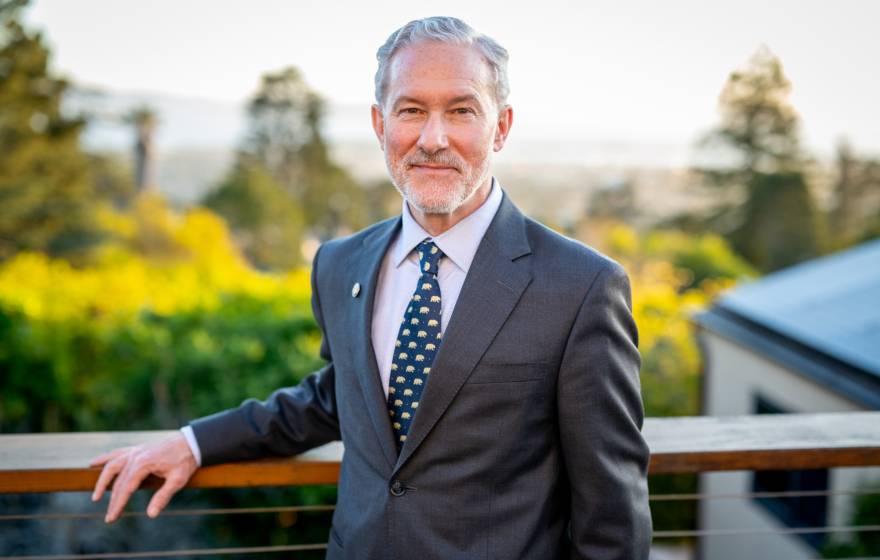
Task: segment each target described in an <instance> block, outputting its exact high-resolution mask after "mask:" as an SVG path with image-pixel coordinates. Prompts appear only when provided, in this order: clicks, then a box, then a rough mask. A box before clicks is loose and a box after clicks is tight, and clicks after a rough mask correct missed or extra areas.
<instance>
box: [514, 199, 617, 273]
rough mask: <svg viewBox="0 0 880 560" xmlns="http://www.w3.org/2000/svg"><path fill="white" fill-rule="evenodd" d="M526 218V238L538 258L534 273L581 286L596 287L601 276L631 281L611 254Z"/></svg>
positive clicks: (534, 255)
mask: <svg viewBox="0 0 880 560" xmlns="http://www.w3.org/2000/svg"><path fill="white" fill-rule="evenodd" d="M524 218H525V219H524V225H525V230H526V238H527V239H528V242H529V245H530V247H531V250H532V257H533V259H534V265H533V267H532V269H533V271H535V272H537V273H539V274H550V275H552V276H553V277H554V279H556V280H559V281H568V282H574V283H577V284H580V285H583V284H584V282H586V283H587V284H592V282H593V281H595V280H596V279H598V278H600V277H601V278H617V279H624V280H625V279H626V278H627V274H626V270H625V269H624V268H623V266H622V265H621V264H620V263H618V262H617V261H615V260H614V259H612V258H611V257H609V256H608V255H606V254H604V253H602V252H600V251H598V250H597V249H595V248H593V247H590V246H589V245H586V244H584V243H582V242H580V241H578V240H576V239H571V238H570V237H566V236H565V235H562V234H561V233H559V232H556V231H554V230H552V229H550V228H549V227H547V226H545V225H544V224H542V223H541V222H538V221H537V220H534V219H532V218H529V217H528V216H525V217H524Z"/></svg>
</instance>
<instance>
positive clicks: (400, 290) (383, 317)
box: [372, 179, 501, 397]
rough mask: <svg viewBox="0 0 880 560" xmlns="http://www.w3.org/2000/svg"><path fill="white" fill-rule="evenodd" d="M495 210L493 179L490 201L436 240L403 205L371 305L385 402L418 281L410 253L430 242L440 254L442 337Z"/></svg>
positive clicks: (498, 203)
mask: <svg viewBox="0 0 880 560" xmlns="http://www.w3.org/2000/svg"><path fill="white" fill-rule="evenodd" d="M499 206H501V188H500V186H499V185H498V184H497V182H496V181H495V179H492V187H491V190H490V191H489V196H488V197H487V198H486V201H485V202H483V204H482V205H481V206H480V207H479V208H477V209H476V210H475V211H474V212H472V213H471V214H470V215H468V216H467V217H466V218H464V219H463V220H461V221H460V222H458V223H457V224H455V225H454V226H452V227H451V228H449V229H448V230H446V231H444V232H443V233H441V234H440V235H438V236H437V237H432V236H431V234H429V233H428V232H426V231H425V230H424V229H423V228H422V226H420V225H419V224H418V222H416V220H415V218H413V216H412V214H411V213H410V211H409V206H408V205H407V204H406V202H404V203H403V210H402V214H401V216H402V220H403V224H402V227H401V229H400V233H399V234H398V235H397V238H396V239H395V240H394V241H392V242H391V246H390V247H389V248H388V252H386V253H385V258H384V259H383V261H382V268H381V269H380V270H379V284H378V289H377V290H376V299H375V300H374V301H373V325H372V342H373V351H374V352H375V353H376V364H377V365H378V366H379V375H380V377H381V378H382V388H383V389H384V390H385V396H386V397H387V396H388V380H389V379H390V377H391V361H392V358H393V356H394V342H395V341H396V340H397V334H398V331H399V330H400V319H401V318H402V317H403V313H404V311H405V310H406V306H407V304H409V301H410V298H411V297H412V295H413V293H414V292H415V289H416V284H417V283H418V280H419V278H420V277H421V275H422V271H421V270H420V268H419V254H418V251H414V249H415V248H416V247H417V246H418V245H419V243H421V242H422V241H424V240H425V239H430V240H432V241H433V242H434V244H435V245H437V247H438V248H439V249H440V251H442V252H443V255H444V257H443V258H442V259H440V270H439V272H438V273H437V283H438V284H439V285H440V298H441V300H440V301H441V304H440V305H441V311H440V332H445V331H446V325H447V324H448V323H449V319H450V318H451V317H452V312H453V310H454V309H455V303H456V302H457V301H458V294H459V293H461V286H462V285H463V284H464V279H465V277H466V276H467V273H468V270H469V269H470V267H471V262H472V261H473V260H474V255H475V254H476V252H477V247H479V245H480V241H482V240H483V235H485V233H486V230H487V229H489V224H490V223H492V218H494V217H495V213H496V212H497V211H498V207H499ZM441 345H442V343H441Z"/></svg>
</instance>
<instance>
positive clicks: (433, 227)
mask: <svg viewBox="0 0 880 560" xmlns="http://www.w3.org/2000/svg"><path fill="white" fill-rule="evenodd" d="M491 191H492V177H489V179H488V180H486V182H485V183H483V184H482V185H480V186H479V187H477V190H475V191H474V192H473V194H472V195H471V196H470V197H469V198H468V199H467V200H465V201H464V203H463V204H462V205H461V206H459V207H458V208H456V209H455V210H453V211H452V212H450V213H448V214H429V213H427V212H422V211H421V210H419V209H418V208H416V207H414V206H413V205H412V204H410V203H409V202H407V203H406V205H407V207H408V208H409V213H410V214H412V217H413V219H414V220H415V221H416V223H417V224H419V225H420V226H422V228H423V229H424V230H425V231H427V232H428V233H430V234H431V237H437V236H438V235H440V234H442V233H443V232H445V231H447V230H449V229H451V228H452V227H453V226H454V225H455V224H457V223H458V222H460V221H462V220H463V219H465V218H467V217H468V216H470V215H471V214H473V213H474V212H475V211H476V210H477V208H479V207H480V206H482V205H483V203H484V202H486V199H487V198H489V193H490V192H491Z"/></svg>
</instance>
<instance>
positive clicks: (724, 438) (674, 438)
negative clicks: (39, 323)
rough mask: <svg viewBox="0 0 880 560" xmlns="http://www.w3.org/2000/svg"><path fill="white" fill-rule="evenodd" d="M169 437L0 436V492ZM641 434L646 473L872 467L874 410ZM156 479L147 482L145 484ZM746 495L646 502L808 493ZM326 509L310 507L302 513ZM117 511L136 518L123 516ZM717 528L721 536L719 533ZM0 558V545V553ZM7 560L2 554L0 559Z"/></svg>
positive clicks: (250, 466)
mask: <svg viewBox="0 0 880 560" xmlns="http://www.w3.org/2000/svg"><path fill="white" fill-rule="evenodd" d="M170 433H171V432H167V431H150V432H93V433H51V434H11V435H0V494H20V493H44V492H75V491H90V490H91V489H92V488H93V487H94V484H95V482H96V480H97V477H98V474H99V472H100V470H99V469H97V468H89V467H88V462H89V459H91V458H92V457H95V456H97V455H99V454H101V453H103V452H105V451H108V450H110V449H114V448H116V447H122V446H127V445H136V444H139V443H144V442H149V441H155V440H158V439H162V438H164V437H166V436H168V435H169V434H170ZM643 433H644V434H645V438H646V439H647V441H648V444H649V447H650V449H651V465H650V472H651V474H674V473H705V472H710V471H743V470H754V471H767V470H794V469H824V468H834V467H870V466H880V412H848V413H831V414H779V415H761V416H738V417H721V418H718V417H685V418H649V419H647V420H646V422H645V427H644V431H643ZM342 452H343V448H342V445H341V444H340V443H333V444H328V445H325V446H323V447H320V448H318V449H315V450H313V451H310V452H308V453H306V454H303V455H300V456H298V457H294V458H289V459H266V460H260V461H253V462H245V463H232V464H226V465H217V466H211V467H205V468H202V469H199V471H198V472H197V473H196V474H195V476H194V477H193V478H192V480H191V481H190V484H189V487H191V488H229V487H238V488H244V487H258V486H300V485H315V484H335V483H336V481H337V479H338V476H339V466H340V460H341V458H342ZM159 482H160V481H158V480H147V481H146V482H145V485H144V486H145V487H155V486H157V484H158V483H159ZM857 492H858V491H852V490H849V491H835V490H833V489H829V490H827V491H814V492H813V493H812V494H815V495H822V494H824V495H835V494H838V495H839V494H846V493H849V494H855V493H857ZM764 494H767V496H764V495H762V493H760V492H754V493H750V494H749V495H748V496H743V495H739V494H737V495H736V496H724V495H717V496H712V495H705V494H700V493H695V494H676V495H652V497H651V498H652V504H656V503H657V502H660V501H675V500H706V499H716V500H719V499H720V500H724V499H741V498H744V497H745V498H749V499H761V498H767V497H777V498H780V497H781V498H785V497H797V496H809V495H811V493H810V492H795V493H785V492H783V493H775V494H774V493H772V492H771V493H766V492H765V493H764ZM328 509H332V506H311V511H315V510H322V511H323V510H328ZM282 510H285V511H287V510H289V511H290V512H304V511H310V508H309V507H307V506H285V507H275V508H244V509H242V508H239V509H230V510H223V509H220V510H217V509H215V510H210V511H202V510H186V509H183V510H173V509H172V510H169V511H167V512H166V513H165V514H163V515H166V516H175V515H218V514H222V515H231V514H240V513H261V512H262V513H265V512H281V511H282ZM127 515H135V516H136V515H143V514H142V513H138V512H131V513H128V514H127ZM76 517H79V518H88V517H95V518H99V517H100V514H99V513H95V512H94V511H92V512H82V513H80V512H64V513H60V512H39V513H36V514H34V513H26V512H0V523H2V522H4V521H11V520H19V521H21V520H25V519H31V518H39V519H62V518H76ZM878 530H880V527H874V526H862V527H850V526H837V527H835V526H831V527H822V528H813V529H811V528H796V527H795V528H787V529H786V528H779V529H776V530H775V532H777V533H791V534H798V532H799V531H800V532H813V533H815V532H833V531H843V532H850V533H854V532H865V531H878ZM748 531H751V533H756V532H758V533H760V530H757V531H756V530H755V528H750V529H748V530H747V529H740V528H736V527H730V528H726V529H717V528H716V529H714V533H707V531H706V530H700V529H682V530H681V531H657V532H655V539H663V538H666V539H669V538H681V537H685V538H686V537H699V536H702V535H706V534H716V535H723V534H732V535H735V534H744V532H748ZM725 532H726V533H725ZM323 547H324V545H323V544H322V543H315V544H306V545H282V546H274V547H273V546H268V545H267V546H262V547H249V548H225V549H199V550H195V549H189V550H185V551H183V550H162V551H159V550H155V551H150V552H144V553H141V552H127V553H117V552H113V551H107V552H106V553H101V554H68V555H64V554H61V555H59V554H56V555H44V556H17V557H15V558H29V559H31V560H34V559H36V558H47V559H49V558H51V559H54V560H62V559H67V558H71V559H73V558H76V559H84V558H111V557H112V558H119V557H128V558H139V557H178V556H187V557H195V556H207V555H214V556H219V555H243V554H250V553H269V552H290V551H305V550H316V549H321V548H323ZM0 554H2V548H0ZM5 558H13V557H11V556H3V557H0V560H3V559H5Z"/></svg>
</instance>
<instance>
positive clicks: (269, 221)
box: [204, 158, 303, 269]
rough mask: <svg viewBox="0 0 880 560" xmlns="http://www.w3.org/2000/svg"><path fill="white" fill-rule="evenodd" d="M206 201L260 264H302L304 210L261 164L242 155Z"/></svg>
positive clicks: (250, 256)
mask: <svg viewBox="0 0 880 560" xmlns="http://www.w3.org/2000/svg"><path fill="white" fill-rule="evenodd" d="M204 203H205V206H207V207H208V208H210V209H212V210H214V211H215V212H217V213H218V214H220V215H221V216H223V217H225V218H226V220H227V221H228V222H229V225H230V226H231V227H232V229H233V231H234V232H236V240H237V242H238V244H239V245H240V246H241V249H242V251H243V252H244V254H245V256H246V257H247V258H248V260H250V262H252V263H254V264H255V265H256V266H258V267H260V268H275V269H285V268H291V267H293V266H295V265H296V264H299V262H300V241H301V237H302V228H303V218H302V212H301V210H300V207H299V206H298V205H297V204H296V203H295V202H294V199H293V198H292V197H291V196H290V195H289V194H288V193H287V192H286V191H285V190H284V189H282V188H281V186H280V185H279V184H278V183H277V182H276V181H275V179H273V178H272V177H271V176H270V175H269V174H268V173H267V172H266V171H265V170H264V169H263V167H262V166H261V165H260V164H258V163H256V162H250V161H248V160H247V158H239V161H238V162H237V163H236V165H235V166H234V167H233V169H232V171H231V172H230V173H229V175H228V176H227V177H226V179H225V180H224V181H223V183H221V184H220V186H219V188H218V189H217V190H215V191H214V192H212V193H210V194H209V195H208V196H207V197H206V198H205V201H204Z"/></svg>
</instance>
